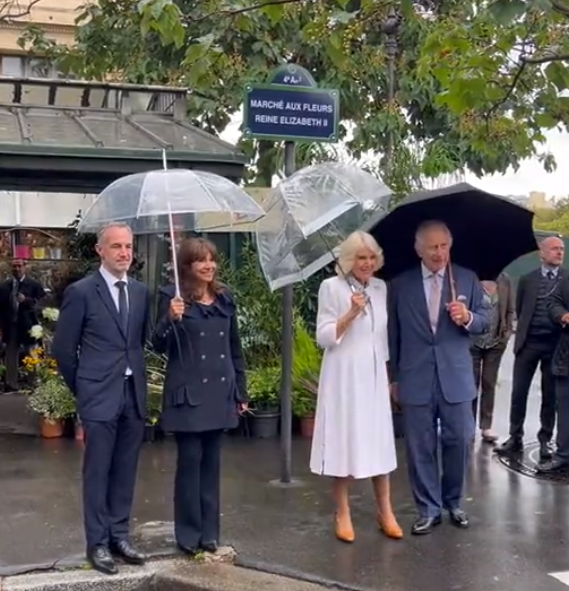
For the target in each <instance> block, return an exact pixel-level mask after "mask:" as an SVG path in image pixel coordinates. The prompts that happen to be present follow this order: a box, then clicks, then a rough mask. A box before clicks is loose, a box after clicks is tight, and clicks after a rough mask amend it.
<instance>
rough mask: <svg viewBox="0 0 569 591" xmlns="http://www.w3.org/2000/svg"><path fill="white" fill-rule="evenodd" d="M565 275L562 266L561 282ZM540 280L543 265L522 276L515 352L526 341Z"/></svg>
mask: <svg viewBox="0 0 569 591" xmlns="http://www.w3.org/2000/svg"><path fill="white" fill-rule="evenodd" d="M564 277H565V270H564V269H562V268H560V269H559V282H561V281H562V280H563V278H564ZM540 282H541V267H540V268H539V269H535V270H534V271H531V272H530V273H528V274H527V275H524V276H522V277H521V278H520V281H519V283H518V290H517V292H516V317H517V319H518V324H517V327H516V338H515V340H514V353H515V354H517V353H519V352H520V351H521V349H522V347H523V346H524V344H525V342H526V339H527V335H528V331H529V327H530V324H531V319H532V317H533V314H534V312H535V305H536V303H537V296H538V293H539V284H540Z"/></svg>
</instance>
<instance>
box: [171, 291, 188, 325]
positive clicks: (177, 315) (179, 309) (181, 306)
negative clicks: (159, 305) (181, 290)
mask: <svg viewBox="0 0 569 591" xmlns="http://www.w3.org/2000/svg"><path fill="white" fill-rule="evenodd" d="M185 308H186V304H185V303H184V300H183V299H182V298H180V297H175V298H172V299H171V300H170V310H169V314H170V319H171V320H173V321H174V322H179V321H180V320H181V319H182V316H183V314H184V310H185Z"/></svg>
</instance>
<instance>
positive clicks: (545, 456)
mask: <svg viewBox="0 0 569 591" xmlns="http://www.w3.org/2000/svg"><path fill="white" fill-rule="evenodd" d="M551 458H553V450H552V449H551V444H550V443H548V442H546V441H542V442H541V443H540V444H539V459H540V460H541V461H542V462H547V460H551Z"/></svg>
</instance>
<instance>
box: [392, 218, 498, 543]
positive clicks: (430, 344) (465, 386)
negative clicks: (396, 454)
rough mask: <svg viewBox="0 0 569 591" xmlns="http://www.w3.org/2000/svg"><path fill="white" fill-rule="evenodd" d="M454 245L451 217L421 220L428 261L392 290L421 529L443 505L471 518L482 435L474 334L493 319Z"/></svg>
mask: <svg viewBox="0 0 569 591" xmlns="http://www.w3.org/2000/svg"><path fill="white" fill-rule="evenodd" d="M451 246H452V236H451V233H450V231H449V229H448V228H447V227H446V225H445V224H443V223H442V222H438V221H430V222H425V223H423V224H421V225H420V226H419V228H418V229H417V233H416V240H415V249H416V251H417V254H418V255H419V258H420V259H421V263H420V265H417V268H415V269H412V270H410V271H407V272H405V273H402V274H401V275H399V276H398V277H397V278H395V279H394V280H393V281H392V282H391V285H390V290H389V291H390V296H389V319H388V321H389V351H390V371H391V378H392V382H393V392H394V395H395V396H396V397H397V400H398V402H399V404H400V405H401V408H402V410H403V424H404V430H405V442H406V447H407V463H408V469H409V479H410V482H411V487H412V489H413V496H414V498H415V504H416V506H417V510H418V513H419V518H418V519H417V520H416V521H415V523H414V524H413V528H412V530H411V532H412V533H413V534H414V535H423V534H429V533H431V531H432V529H433V527H434V526H436V525H438V524H440V523H441V513H442V510H443V508H444V509H446V510H447V511H448V513H449V516H450V520H451V523H452V524H453V525H455V526H457V527H460V528H466V527H468V525H469V522H468V516H467V514H466V513H465V512H464V511H463V510H462V509H461V507H460V502H461V498H462V494H463V488H464V480H465V475H466V469H467V463H468V456H469V448H470V444H471V442H472V440H473V438H474V419H473V416H472V401H473V400H474V398H475V397H476V388H475V385H474V376H473V373H472V358H471V355H470V338H469V335H471V334H482V333H483V332H484V331H485V330H486V329H487V325H488V321H487V318H486V316H485V315H484V312H483V308H482V289H481V286H480V283H479V281H478V278H477V277H476V275H475V274H474V273H473V272H472V271H469V270H467V269H464V268H462V267H459V266H458V265H454V264H453V265H452V274H451V273H449V260H450V250H451ZM452 280H454V286H455V289H456V292H455V293H456V301H452V297H451V288H450V282H451V281H452ZM439 423H440V443H441V447H442V467H441V468H442V470H441V469H439V462H438V446H439Z"/></svg>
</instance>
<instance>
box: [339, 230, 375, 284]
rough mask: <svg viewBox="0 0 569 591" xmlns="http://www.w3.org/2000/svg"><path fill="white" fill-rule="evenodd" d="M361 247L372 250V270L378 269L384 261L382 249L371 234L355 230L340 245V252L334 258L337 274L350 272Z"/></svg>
mask: <svg viewBox="0 0 569 591" xmlns="http://www.w3.org/2000/svg"><path fill="white" fill-rule="evenodd" d="M363 249H367V250H371V252H373V254H374V255H375V259H376V261H375V266H374V269H373V270H374V272H376V271H379V270H380V269H381V268H382V267H383V263H384V260H383V250H381V248H380V246H379V244H378V243H377V241H376V240H375V238H374V237H373V236H372V235H371V234H368V233H367V232H362V231H361V230H357V231H356V232H352V234H350V235H349V236H348V237H347V238H346V240H344V242H342V244H341V245H340V252H339V254H338V258H337V259H336V273H337V274H338V275H347V274H348V273H350V272H351V271H352V269H353V268H354V263H355V262H356V256H357V254H358V252H359V251H360V250H363Z"/></svg>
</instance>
